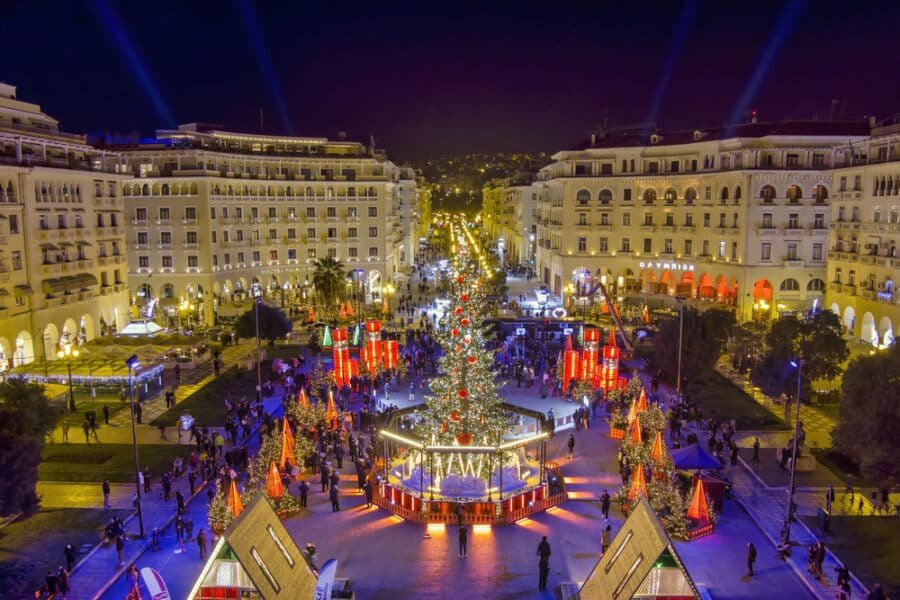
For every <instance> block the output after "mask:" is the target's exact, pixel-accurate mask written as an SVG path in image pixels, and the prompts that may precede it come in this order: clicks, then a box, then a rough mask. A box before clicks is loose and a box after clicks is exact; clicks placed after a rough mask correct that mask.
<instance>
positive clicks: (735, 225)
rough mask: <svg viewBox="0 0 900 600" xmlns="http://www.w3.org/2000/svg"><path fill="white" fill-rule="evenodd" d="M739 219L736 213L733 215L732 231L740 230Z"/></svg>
mask: <svg viewBox="0 0 900 600" xmlns="http://www.w3.org/2000/svg"><path fill="white" fill-rule="evenodd" d="M738 218H739V217H738V214H737V213H734V214H733V215H731V228H732V229H737V228H738Z"/></svg>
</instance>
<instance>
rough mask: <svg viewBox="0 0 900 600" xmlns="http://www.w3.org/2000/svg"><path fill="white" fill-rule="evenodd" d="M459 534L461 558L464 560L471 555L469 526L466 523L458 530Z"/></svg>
mask: <svg viewBox="0 0 900 600" xmlns="http://www.w3.org/2000/svg"><path fill="white" fill-rule="evenodd" d="M458 534H459V557H460V558H464V557H466V556H468V555H469V550H468V543H469V526H468V525H466V524H465V523H462V524H460V525H459V528H458Z"/></svg>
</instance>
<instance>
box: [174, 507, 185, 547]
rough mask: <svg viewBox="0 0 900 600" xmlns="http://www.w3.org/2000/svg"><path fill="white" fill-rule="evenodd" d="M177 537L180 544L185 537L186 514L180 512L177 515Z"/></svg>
mask: <svg viewBox="0 0 900 600" xmlns="http://www.w3.org/2000/svg"><path fill="white" fill-rule="evenodd" d="M175 539H176V540H178V544H179V545H181V543H182V540H183V539H184V515H183V514H181V513H180V512H179V513H178V516H177V517H175Z"/></svg>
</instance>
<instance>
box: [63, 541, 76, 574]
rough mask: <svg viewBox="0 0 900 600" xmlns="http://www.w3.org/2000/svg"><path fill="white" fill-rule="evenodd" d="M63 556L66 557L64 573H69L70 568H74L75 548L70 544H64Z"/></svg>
mask: <svg viewBox="0 0 900 600" xmlns="http://www.w3.org/2000/svg"><path fill="white" fill-rule="evenodd" d="M63 554H65V555H66V571H68V572H69V573H71V572H72V568H73V567H74V566H75V548H74V547H73V546H72V544H66V547H65V548H63Z"/></svg>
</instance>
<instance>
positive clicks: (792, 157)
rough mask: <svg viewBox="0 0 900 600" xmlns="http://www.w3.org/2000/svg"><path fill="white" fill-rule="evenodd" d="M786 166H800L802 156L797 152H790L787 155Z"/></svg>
mask: <svg viewBox="0 0 900 600" xmlns="http://www.w3.org/2000/svg"><path fill="white" fill-rule="evenodd" d="M785 166H787V167H799V166H800V156H799V155H797V154H788V155H787V156H786V157H785Z"/></svg>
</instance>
